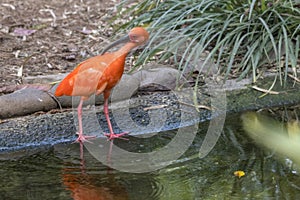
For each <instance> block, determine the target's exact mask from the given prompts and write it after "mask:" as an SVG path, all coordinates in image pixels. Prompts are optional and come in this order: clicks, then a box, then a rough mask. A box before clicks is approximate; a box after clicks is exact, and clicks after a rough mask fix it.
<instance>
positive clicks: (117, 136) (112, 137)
mask: <svg viewBox="0 0 300 200" xmlns="http://www.w3.org/2000/svg"><path fill="white" fill-rule="evenodd" d="M127 134H128V132H124V133H118V134H116V133H104V135H105V136H106V137H107V138H108V140H113V139H116V138H119V139H122V140H128V139H127V138H123V136H124V135H127Z"/></svg>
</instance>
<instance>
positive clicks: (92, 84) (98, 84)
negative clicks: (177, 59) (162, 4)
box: [55, 27, 149, 142]
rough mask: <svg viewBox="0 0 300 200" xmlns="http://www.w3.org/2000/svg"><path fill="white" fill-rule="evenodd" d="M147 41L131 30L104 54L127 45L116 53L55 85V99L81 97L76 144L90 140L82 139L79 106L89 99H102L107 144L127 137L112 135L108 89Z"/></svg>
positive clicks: (137, 29) (144, 34) (138, 29)
mask: <svg viewBox="0 0 300 200" xmlns="http://www.w3.org/2000/svg"><path fill="white" fill-rule="evenodd" d="M148 38H149V33H148V32H147V31H146V30H145V29H144V28H141V27H135V28H133V29H132V30H131V31H130V32H129V34H128V35H127V36H126V37H124V38H121V39H120V40H118V41H116V42H114V43H112V44H111V45H110V46H108V47H107V48H106V49H104V50H103V52H106V51H107V50H108V49H110V48H112V47H113V46H115V45H117V44H119V43H121V42H126V44H125V45H124V46H123V47H121V48H120V49H119V50H118V51H115V52H111V53H110V52H109V53H105V54H103V55H98V56H95V57H92V58H89V59H87V60H85V61H83V62H82V63H80V64H79V65H78V66H77V67H76V68H75V69H74V70H73V71H72V72H71V73H70V74H68V75H67V76H66V77H65V78H64V79H63V80H62V81H61V82H60V84H59V85H58V87H57V89H56V91H55V96H62V95H67V96H80V97H81V98H80V102H79V105H78V108H77V111H78V122H79V131H78V133H77V134H78V138H77V140H76V141H78V142H84V141H86V140H87V139H88V138H90V137H92V136H85V135H84V134H83V130H82V105H83V101H84V100H87V99H88V98H89V97H90V96H91V95H93V94H95V95H99V94H102V93H103V96H104V106H103V107H104V114H105V117H106V121H107V124H108V128H109V134H105V135H106V136H107V137H108V138H109V139H110V140H112V139H114V138H118V137H121V136H122V135H124V134H126V133H120V134H115V133H114V131H113V129H112V125H111V122H110V119H109V114H108V98H109V96H110V91H111V89H112V88H113V87H114V86H115V85H116V84H117V83H118V82H119V81H120V79H121V77H122V74H123V72H124V65H125V59H126V56H127V54H128V53H129V52H130V51H131V50H132V49H133V48H135V47H137V46H139V45H142V44H144V43H145V42H146V41H147V40H148Z"/></svg>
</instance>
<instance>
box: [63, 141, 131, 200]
mask: <svg viewBox="0 0 300 200" xmlns="http://www.w3.org/2000/svg"><path fill="white" fill-rule="evenodd" d="M80 148H83V144H82V142H80ZM80 158H81V166H80V169H78V168H64V169H63V174H62V179H63V184H64V185H65V186H66V189H67V190H70V191H71V196H72V198H73V199H74V200H111V199H114V200H115V199H117V200H119V199H120V200H123V199H129V198H128V193H127V191H126V188H125V187H124V186H123V185H122V184H121V183H118V182H117V181H116V180H115V177H114V175H113V174H107V175H105V176H108V177H109V178H108V179H105V182H100V181H101V180H103V174H88V173H86V169H85V160H84V157H83V149H82V151H81V152H80ZM79 171H80V172H79Z"/></svg>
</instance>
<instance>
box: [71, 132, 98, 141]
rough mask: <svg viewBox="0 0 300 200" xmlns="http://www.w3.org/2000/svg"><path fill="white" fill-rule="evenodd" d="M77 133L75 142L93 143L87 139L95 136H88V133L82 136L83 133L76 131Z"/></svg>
mask: <svg viewBox="0 0 300 200" xmlns="http://www.w3.org/2000/svg"><path fill="white" fill-rule="evenodd" d="M76 134H77V135H78V138H77V139H76V140H75V143H76V142H79V143H81V142H89V143H93V142H91V141H89V139H93V138H96V136H92V135H91V136H90V135H86V136H84V135H83V134H80V133H78V132H77V133H76Z"/></svg>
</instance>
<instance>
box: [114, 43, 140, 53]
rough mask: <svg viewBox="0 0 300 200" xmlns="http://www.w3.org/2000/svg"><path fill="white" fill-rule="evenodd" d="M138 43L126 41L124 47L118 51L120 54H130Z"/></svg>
mask: <svg viewBox="0 0 300 200" xmlns="http://www.w3.org/2000/svg"><path fill="white" fill-rule="evenodd" d="M136 46H137V44H136V43H133V42H128V43H126V44H125V45H124V46H123V47H121V48H120V49H119V50H118V51H117V52H118V54H121V55H123V54H126V55H127V54H128V53H129V52H130V51H131V50H132V49H133V48H134V47H136Z"/></svg>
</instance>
